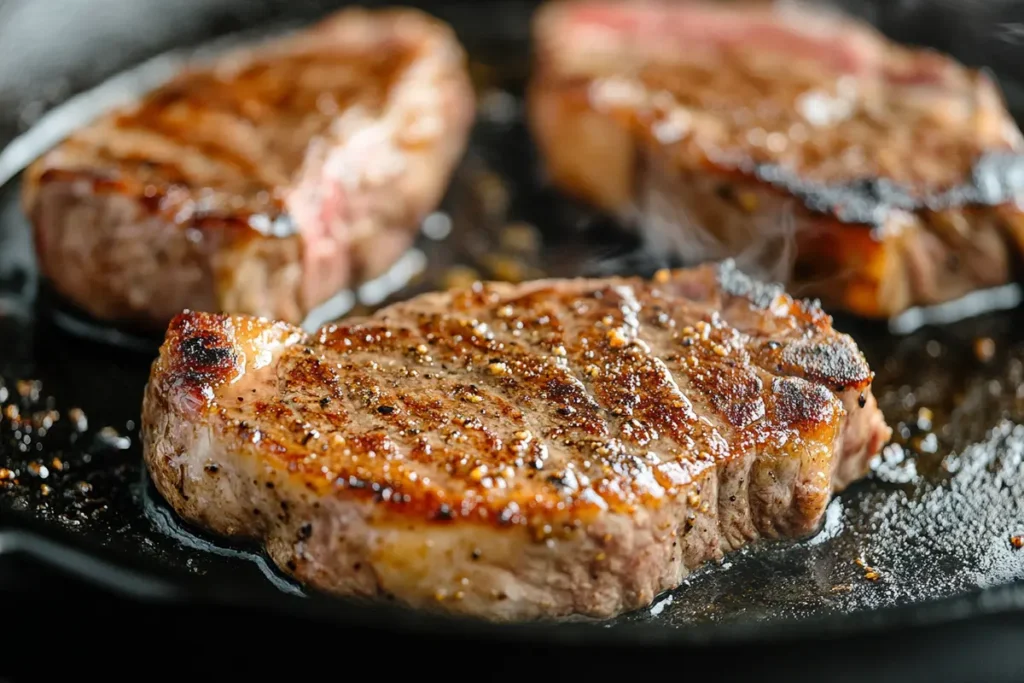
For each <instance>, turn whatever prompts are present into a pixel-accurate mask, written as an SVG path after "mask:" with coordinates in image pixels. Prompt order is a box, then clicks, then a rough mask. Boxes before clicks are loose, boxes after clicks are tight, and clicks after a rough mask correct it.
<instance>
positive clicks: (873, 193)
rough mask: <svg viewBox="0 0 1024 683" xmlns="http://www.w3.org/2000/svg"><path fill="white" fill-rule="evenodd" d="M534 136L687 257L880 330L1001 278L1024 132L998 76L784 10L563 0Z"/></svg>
mask: <svg viewBox="0 0 1024 683" xmlns="http://www.w3.org/2000/svg"><path fill="white" fill-rule="evenodd" d="M535 33H536V40H537V54H538V58H537V62H536V70H535V74H534V79H533V82H532V84H531V88H530V95H529V100H530V102H529V108H530V118H531V123H532V128H533V131H534V133H535V136H536V139H537V140H538V143H539V145H540V147H541V149H542V152H543V157H544V159H545V164H546V169H547V171H548V172H549V174H550V176H551V178H552V180H553V182H554V183H555V184H557V185H558V186H560V187H561V188H563V189H564V190H566V191H568V192H569V193H572V194H574V195H576V196H578V197H580V198H582V199H584V200H586V201H587V202H589V203H591V204H593V205H595V206H598V207H600V208H601V209H604V210H607V211H609V212H613V213H615V214H618V215H620V216H622V217H624V218H626V219H627V220H628V221H630V222H632V223H636V224H639V226H640V227H641V229H642V230H643V231H644V232H645V234H646V236H647V237H648V238H649V242H650V246H651V247H652V251H654V252H660V253H670V254H675V255H677V256H681V257H682V259H683V262H684V263H691V264H692V263H696V262H700V261H704V260H718V259H722V258H726V257H732V258H734V259H736V261H737V263H738V265H740V266H741V267H742V268H743V269H744V271H745V272H748V273H750V274H752V275H755V276H758V277H761V278H766V279H771V280H773V281H782V282H783V283H784V284H786V285H787V290H788V291H790V292H791V293H792V294H794V295H795V296H813V297H818V298H820V299H821V300H822V301H823V302H824V304H825V305H826V308H828V307H830V306H834V307H836V308H837V309H839V308H842V309H845V310H847V311H850V312H853V313H855V314H859V315H863V316H868V317H889V316H892V315H895V314H897V313H900V312H901V311H903V310H905V309H907V308H909V307H912V306H918V305H930V304H937V303H941V302H944V301H948V300H952V299H955V298H959V297H960V296H962V295H964V294H967V293H969V292H970V291H972V290H975V289H982V288H987V287H991V286H995V285H1001V284H1005V283H1007V282H1008V281H1011V280H1012V279H1014V278H1015V277H1016V275H1017V265H1018V262H1019V260H1020V256H1021V252H1022V250H1024V216H1022V211H1021V208H1020V207H1019V206H1018V203H1017V202H1018V200H1021V199H1024V192H1022V189H1024V158H1022V157H1021V156H1020V151H1021V145H1022V139H1021V134H1020V131H1019V130H1018V128H1017V126H1016V125H1015V124H1014V122H1013V120H1012V119H1011V118H1010V116H1009V115H1008V113H1007V111H1006V109H1005V107H1004V104H1003V101H1002V97H1001V94H1000V92H999V91H998V90H997V88H996V86H995V85H994V84H993V83H992V82H991V81H990V80H989V78H988V77H986V75H985V74H983V73H980V72H977V71H974V70H970V69H967V68H965V67H963V66H961V65H959V64H958V63H956V62H954V61H953V60H952V59H950V58H948V57H946V56H943V55H940V54H938V53H935V52H932V51H928V50H924V49H917V48H907V47H903V46H899V45H895V44H893V43H891V42H889V41H888V40H887V39H886V38H884V37H883V36H882V35H881V34H879V33H877V32H876V31H875V30H874V29H873V28H871V27H869V26H867V25H864V24H861V23H859V22H857V21H856V20H853V19H850V18H842V17H840V16H839V15H834V14H824V13H823V12H820V11H812V10H808V9H800V10H793V9H791V8H789V5H784V4H782V3H774V4H773V3H763V2H762V3H753V4H751V3H745V2H731V3H718V2H715V3H709V2H700V1H697V0H680V1H672V2H657V1H654V2H635V3H623V2H606V1H603V0H583V1H568V2H558V3H551V4H550V5H548V6H547V7H545V8H544V9H542V10H541V11H540V13H539V14H538V16H537V18H536V24H535Z"/></svg>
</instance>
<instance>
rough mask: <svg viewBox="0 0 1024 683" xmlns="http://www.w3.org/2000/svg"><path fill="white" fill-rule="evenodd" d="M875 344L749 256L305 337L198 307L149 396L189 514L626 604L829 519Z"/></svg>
mask: <svg viewBox="0 0 1024 683" xmlns="http://www.w3.org/2000/svg"><path fill="white" fill-rule="evenodd" d="M872 377H873V375H872V373H871V371H870V370H869V368H868V367H867V365H866V363H865V361H864V358H863V356H862V355H861V353H860V351H859V350H858V349H857V347H856V345H855V344H854V342H853V341H852V340H851V339H850V338H849V337H848V336H846V335H843V334H840V333H838V332H836V331H835V330H833V328H832V327H831V320H830V318H829V317H828V316H827V315H825V314H824V313H823V312H822V311H821V310H820V309H819V308H817V307H816V306H814V305H811V304H808V303H804V302H800V301H795V300H793V299H792V298H790V297H789V296H787V295H786V294H784V293H783V292H782V291H781V290H780V289H779V288H777V287H768V286H765V285H761V284H758V283H756V282H753V281H751V280H749V279H748V278H746V277H745V276H743V275H742V274H740V273H739V272H738V271H736V270H735V269H734V268H733V267H732V266H731V264H729V263H725V264H722V265H721V266H703V267H700V268H696V269H692V270H679V271H671V272H670V271H664V272H661V273H659V274H658V275H657V276H656V277H655V278H654V279H653V280H643V279H639V278H613V279H573V280H540V281H534V282H531V283H527V284H522V285H510V284H498V283H488V284H479V285H477V286H475V287H473V288H470V289H465V290H453V291H449V292H446V293H432V294H426V295H422V296H420V297H417V298H414V299H411V300H409V301H407V302H403V303H399V304H395V305H392V306H389V307H386V308H384V309H381V310H380V311H379V312H377V313H376V314H374V315H372V316H370V317H366V318H361V319H353V320H348V321H345V322H342V323H339V324H336V325H331V326H328V327H325V328H323V329H322V330H320V331H319V332H318V333H317V334H315V335H307V334H305V333H303V332H302V331H300V330H299V329H297V328H295V327H292V326H290V325H287V324H284V323H279V322H277V323H275V322H268V321H266V320H263V319H257V318H252V317H244V316H227V315H215V314H207V313H186V314H183V315H181V316H178V317H177V318H176V319H175V320H174V321H173V323H172V324H171V326H170V328H169V330H168V332H167V337H166V340H165V343H164V345H163V347H162V349H161V352H160V356H159V358H158V359H157V360H156V361H155V363H154V365H153V368H152V374H151V378H150V382H149V384H148V386H147V389H146V396H145V401H144V405H143V424H142V429H143V443H144V450H145V459H146V463H147V465H148V467H149V471H150V473H151V475H152V477H153V480H154V482H155V483H156V486H157V488H158V489H159V491H160V492H161V494H162V495H163V496H164V497H165V498H166V499H167V501H168V502H169V503H170V504H171V506H173V508H174V509H175V510H176V511H177V512H178V513H179V514H180V515H181V516H183V517H184V518H185V519H187V520H189V521H191V522H193V523H196V524H198V525H200V526H202V527H204V528H206V529H209V530H212V531H214V532H216V533H219V534H226V535H232V536H247V537H253V538H257V539H261V540H262V541H264V542H265V543H266V547H267V549H268V551H269V553H270V555H271V557H272V558H273V559H274V561H275V562H276V563H277V564H278V565H280V566H281V567H282V568H284V569H285V570H286V571H287V572H289V573H290V574H292V575H294V576H295V577H297V578H298V579H300V580H302V581H304V582H306V583H308V584H310V585H312V586H315V587H318V588H320V589H323V590H326V591H330V592H333V593H338V594H349V595H371V596H372V595H390V596H393V597H395V598H397V599H399V600H400V601H402V602H404V603H407V604H410V605H416V606H434V607H438V608H442V609H448V610H452V611H454V612H461V613H464V614H470V615H475V616H480V617H484V618H489V619H497V620H510V619H532V618H545V617H548V618H558V617H568V616H573V615H586V616H591V617H608V616H612V615H614V614H616V613H619V612H622V611H624V610H629V609H633V608H638V607H641V606H643V605H645V604H647V603H649V602H650V601H651V600H652V599H653V598H654V597H655V596H656V595H657V594H658V593H660V592H662V591H664V590H666V589H671V588H675V587H676V586H678V585H679V584H680V582H681V581H682V580H683V578H684V577H685V576H686V575H687V574H688V573H689V572H690V571H692V570H693V569H695V568H697V567H699V566H701V565H702V564H704V563H706V562H707V561H709V560H714V559H718V558H721V557H722V556H723V554H724V553H727V552H729V551H731V550H735V549H737V548H740V547H742V546H744V545H747V544H749V543H751V542H753V541H755V540H758V539H762V538H765V539H777V538H800V537H803V536H806V535H808V534H811V533H813V532H814V531H815V530H816V529H817V527H818V524H819V522H820V520H821V519H822V515H823V513H824V510H825V507H826V505H827V504H828V501H829V499H830V497H831V495H832V493H833V492H834V491H836V490H839V489H841V488H843V487H845V486H846V485H848V484H849V483H850V482H851V481H853V480H855V479H857V478H859V477H861V476H863V475H864V474H865V473H866V472H867V470H868V461H869V459H870V458H871V457H872V456H874V455H875V454H876V453H877V452H878V451H879V449H880V448H881V446H882V444H883V443H884V442H885V441H886V440H887V439H888V437H889V435H890V430H889V428H888V427H887V426H886V425H885V422H884V420H883V418H882V415H881V413H880V411H879V410H878V408H877V406H876V404H875V399H874V397H873V396H872V393H871V380H872Z"/></svg>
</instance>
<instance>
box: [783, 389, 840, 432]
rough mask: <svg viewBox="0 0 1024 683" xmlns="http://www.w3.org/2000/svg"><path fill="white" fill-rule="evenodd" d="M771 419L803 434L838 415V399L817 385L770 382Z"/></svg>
mask: <svg viewBox="0 0 1024 683" xmlns="http://www.w3.org/2000/svg"><path fill="white" fill-rule="evenodd" d="M772 393H773V394H774V396H775V417H776V418H777V419H779V420H781V421H782V422H784V423H786V424H787V425H789V427H791V428H796V429H800V430H801V431H806V430H807V429H809V428H813V427H814V426H817V425H822V424H827V423H829V422H832V421H834V420H835V418H836V417H837V416H838V415H839V414H841V407H840V405H839V400H838V399H837V398H836V397H835V396H834V395H833V394H832V393H830V392H829V390H828V389H827V388H825V387H824V386H823V385H821V384H814V383H812V382H807V381H803V380H801V379H798V378H795V377H776V378H775V379H774V380H772Z"/></svg>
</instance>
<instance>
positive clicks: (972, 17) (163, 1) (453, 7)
mask: <svg viewBox="0 0 1024 683" xmlns="http://www.w3.org/2000/svg"><path fill="white" fill-rule="evenodd" d="M481 2H486V3H487V4H488V5H489V6H490V12H489V14H490V21H488V22H487V23H486V25H481V23H480V22H478V21H469V20H468V17H469V16H471V15H469V14H468V13H466V12H464V11H460V9H464V8H465V7H466V6H468V5H477V4H478V3H481ZM399 3H401V4H407V5H414V6H418V7H422V8H425V9H428V10H430V11H432V12H434V13H435V14H438V15H440V16H441V17H442V18H444V19H446V20H448V21H450V22H452V23H453V24H454V25H455V28H456V30H457V31H458V32H459V34H460V35H461V36H463V38H464V40H466V41H467V42H468V43H470V47H473V46H474V44H475V45H479V46H483V47H485V48H490V49H500V48H499V46H500V45H502V44H503V43H504V44H507V42H506V41H507V40H508V39H514V38H516V37H517V36H518V37H521V36H523V35H524V33H525V31H526V30H527V29H528V25H529V23H528V22H529V16H530V11H531V9H532V8H533V7H535V6H536V5H538V4H539V2H537V0H475V1H474V0H454V1H453V0H435V1H433V2H431V1H430V0H391V2H390V3H389V2H381V1H380V0H365V1H364V2H362V3H360V4H364V5H386V4H399ZM344 4H350V3H345V2H342V1H341V0H0V145H3V144H5V143H6V142H7V141H9V140H10V139H11V137H13V136H14V135H16V134H17V133H18V132H21V131H22V130H24V129H26V128H27V127H29V126H30V125H31V124H32V123H33V122H34V121H35V120H36V119H38V117H39V116H40V115H41V114H42V113H43V112H45V110H46V109H47V108H49V107H51V106H53V105H54V104H57V103H59V102H60V101H62V100H64V99H66V98H67V97H68V96H69V95H70V94H73V93H74V92H77V91H79V90H82V89H85V88H87V87H89V86H91V85H94V84H96V83H98V82H100V81H102V80H103V79H104V78H106V77H108V76H110V75H112V74H114V73H116V72H118V71H120V70H122V69H124V68H126V67H127V66H129V65H131V64H134V63H136V62H138V61H140V60H143V59H145V58H147V57H150V56H153V55H156V54H159V53H160V52H163V51H165V50H167V49H169V48H172V47H176V46H183V45H191V44H197V43H200V42H203V41H204V40H208V39H209V38H211V37H213V36H216V35H220V34H223V33H228V32H231V31H237V30H241V29H244V28H246V27H251V26H257V25H260V24H263V23H267V22H273V21H275V20H281V19H295V20H303V19H311V18H314V17H316V16H318V15H321V14H323V13H324V12H325V11H327V10H330V9H331V8H335V7H340V6H342V5H344ZM834 4H838V5H841V6H843V7H845V8H846V9H847V10H850V11H853V12H855V13H857V14H860V15H861V16H864V17H866V18H868V19H870V20H871V21H873V22H875V23H877V24H878V25H880V26H881V27H882V28H883V30H885V31H886V32H888V33H889V34H891V35H893V36H894V37H896V38H898V39H902V40H906V41H910V42H918V43H922V44H931V45H933V46H935V47H938V48H940V49H944V50H947V51H949V52H952V53H954V54H955V55H957V56H958V57H959V58H960V59H962V60H964V61H966V62H968V63H970V64H973V65H985V66H989V67H990V68H992V69H994V70H995V71H997V72H999V74H1000V75H1001V76H1003V77H1004V80H1005V79H1006V78H1009V79H1011V80H1015V79H1017V78H1020V77H1021V76H1022V75H1024V66H1022V65H1021V63H1020V61H1021V60H1019V59H1018V58H1016V57H1018V56H1019V54H1020V50H1021V49H1024V3H1021V2H1018V1H1017V0H834ZM474 14H475V13H474ZM503 39H505V40H503ZM509 56H510V57H511V56H512V55H509ZM1008 89H1009V90H1010V91H1011V92H1010V95H1011V99H1014V94H1015V93H1014V90H1015V88H1014V87H1013V86H1012V85H1011V86H1009V87H1008Z"/></svg>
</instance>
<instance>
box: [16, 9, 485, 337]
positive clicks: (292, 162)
mask: <svg viewBox="0 0 1024 683" xmlns="http://www.w3.org/2000/svg"><path fill="white" fill-rule="evenodd" d="M473 98H474V95H473V92H472V88H471V84H470V82H469V77H468V73H467V68H466V63H465V56H464V53H463V50H462V48H461V47H460V45H459V44H458V43H457V42H456V38H455V36H454V34H453V33H452V32H451V30H450V29H449V28H448V27H447V26H445V25H443V24H441V23H439V22H438V21H436V20H434V19H432V18H430V17H428V16H427V15H425V14H421V13H419V12H417V11H414V10H382V11H374V12H371V11H367V10H362V9H347V10H343V11H341V12H339V13H337V14H336V15H334V16H331V17H329V18H327V19H326V20H324V21H323V22H322V23H320V24H319V25H317V26H314V27H312V28H310V29H307V30H305V31H302V32H300V33H298V34H294V35H291V36H286V37H283V38H281V37H279V38H276V39H274V40H272V41H269V42H267V43H266V44H263V45H259V46H254V47H252V48H251V49H245V50H242V51H235V52H232V53H230V54H228V55H226V56H223V57H221V58H219V59H217V60H215V61H214V62H213V63H210V64H204V65H195V66H194V67H193V68H191V69H188V70H186V71H185V72H183V73H182V74H180V75H179V76H178V77H177V78H175V79H173V80H172V81H170V82H169V83H167V84H165V85H164V86H163V87H160V88H158V89H157V90H155V91H154V92H152V93H151V94H149V95H148V96H146V97H145V98H144V99H143V100H142V101H141V102H139V103H138V104H137V105H135V106H131V107H128V108H125V109H122V110H119V111H115V112H112V113H110V114H109V115H106V116H104V117H102V118H101V119H100V120H98V121H96V122H94V123H93V124H91V125H89V126H88V127H86V128H84V129H82V130H80V131H79V132H77V133H76V134H74V135H72V136H71V137H70V138H69V139H68V140H66V141H65V142H64V143H63V144H61V145H59V146H58V147H57V148H55V149H54V150H52V151H51V152H49V153H48V154H47V155H45V156H44V157H42V158H41V159H40V160H39V161H37V162H36V163H35V165H34V166H32V167H31V168H30V170H29V171H28V173H27V177H26V182H25V195H24V203H25V206H26V209H27V211H28V213H29V215H30V216H31V218H32V219H33V222H34V224H35V238H36V242H37V249H38V255H39V260H40V263H41V267H42V271H43V273H44V274H45V276H46V277H47V278H48V279H49V281H50V282H51V283H52V284H53V286H54V288H55V289H56V290H57V291H59V292H60V293H61V294H62V295H64V296H65V297H68V298H69V299H70V300H71V301H73V302H74V303H76V304H77V305H79V306H80V307H82V308H83V309H85V310H86V311H88V312H89V313H91V314H92V315H94V316H97V317H99V318H102V319H110V320H118V321H124V322H129V323H135V324H138V325H140V326H148V327H151V328H159V329H160V330H161V331H162V330H164V329H165V328H166V325H167V324H168V322H170V320H171V318H173V317H174V316H175V315H176V314H178V313H180V312H181V311H182V310H183V309H185V308H190V309H200V310H211V311H223V312H231V313H246V314H252V315H262V316H269V317H273V318H278V319H282V320H287V321H290V322H294V323H298V322H300V321H301V320H302V319H303V318H304V317H305V315H306V314H307V313H308V312H309V311H310V309H312V308H314V307H316V306H317V305H318V304H320V303H322V302H324V301H325V300H326V299H328V298H330V297H331V296H332V295H333V294H335V293H336V292H337V291H339V290H340V289H342V288H344V287H347V286H352V285H355V284H358V283H359V282H360V281H362V280H365V279H368V278H372V277H374V276H375V275H377V274H380V273H381V272H383V271H384V270H386V269H387V267H389V266H390V265H391V264H392V263H393V262H394V261H395V260H396V259H397V258H398V256H399V255H401V253H402V252H404V251H405V250H406V249H407V248H408V247H409V246H410V244H411V242H412V240H413V239H414V237H415V235H416V232H417V230H418V227H419V223H420V221H421V219H422V218H423V217H425V216H426V214H427V213H429V212H430V211H432V210H434V208H435V206H436V204H437V203H438V202H439V201H440V199H441V196H442V194H443V192H444V191H445V188H446V186H447V183H448V179H449V177H450V174H451V172H452V170H453V168H454V166H455V164H456V163H457V161H458V159H459V157H460V156H461V154H462V150H463V148H464V146H465V144H466V140H467V136H468V131H469V127H470V125H471V122H472V118H473V110H474V102H473Z"/></svg>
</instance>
